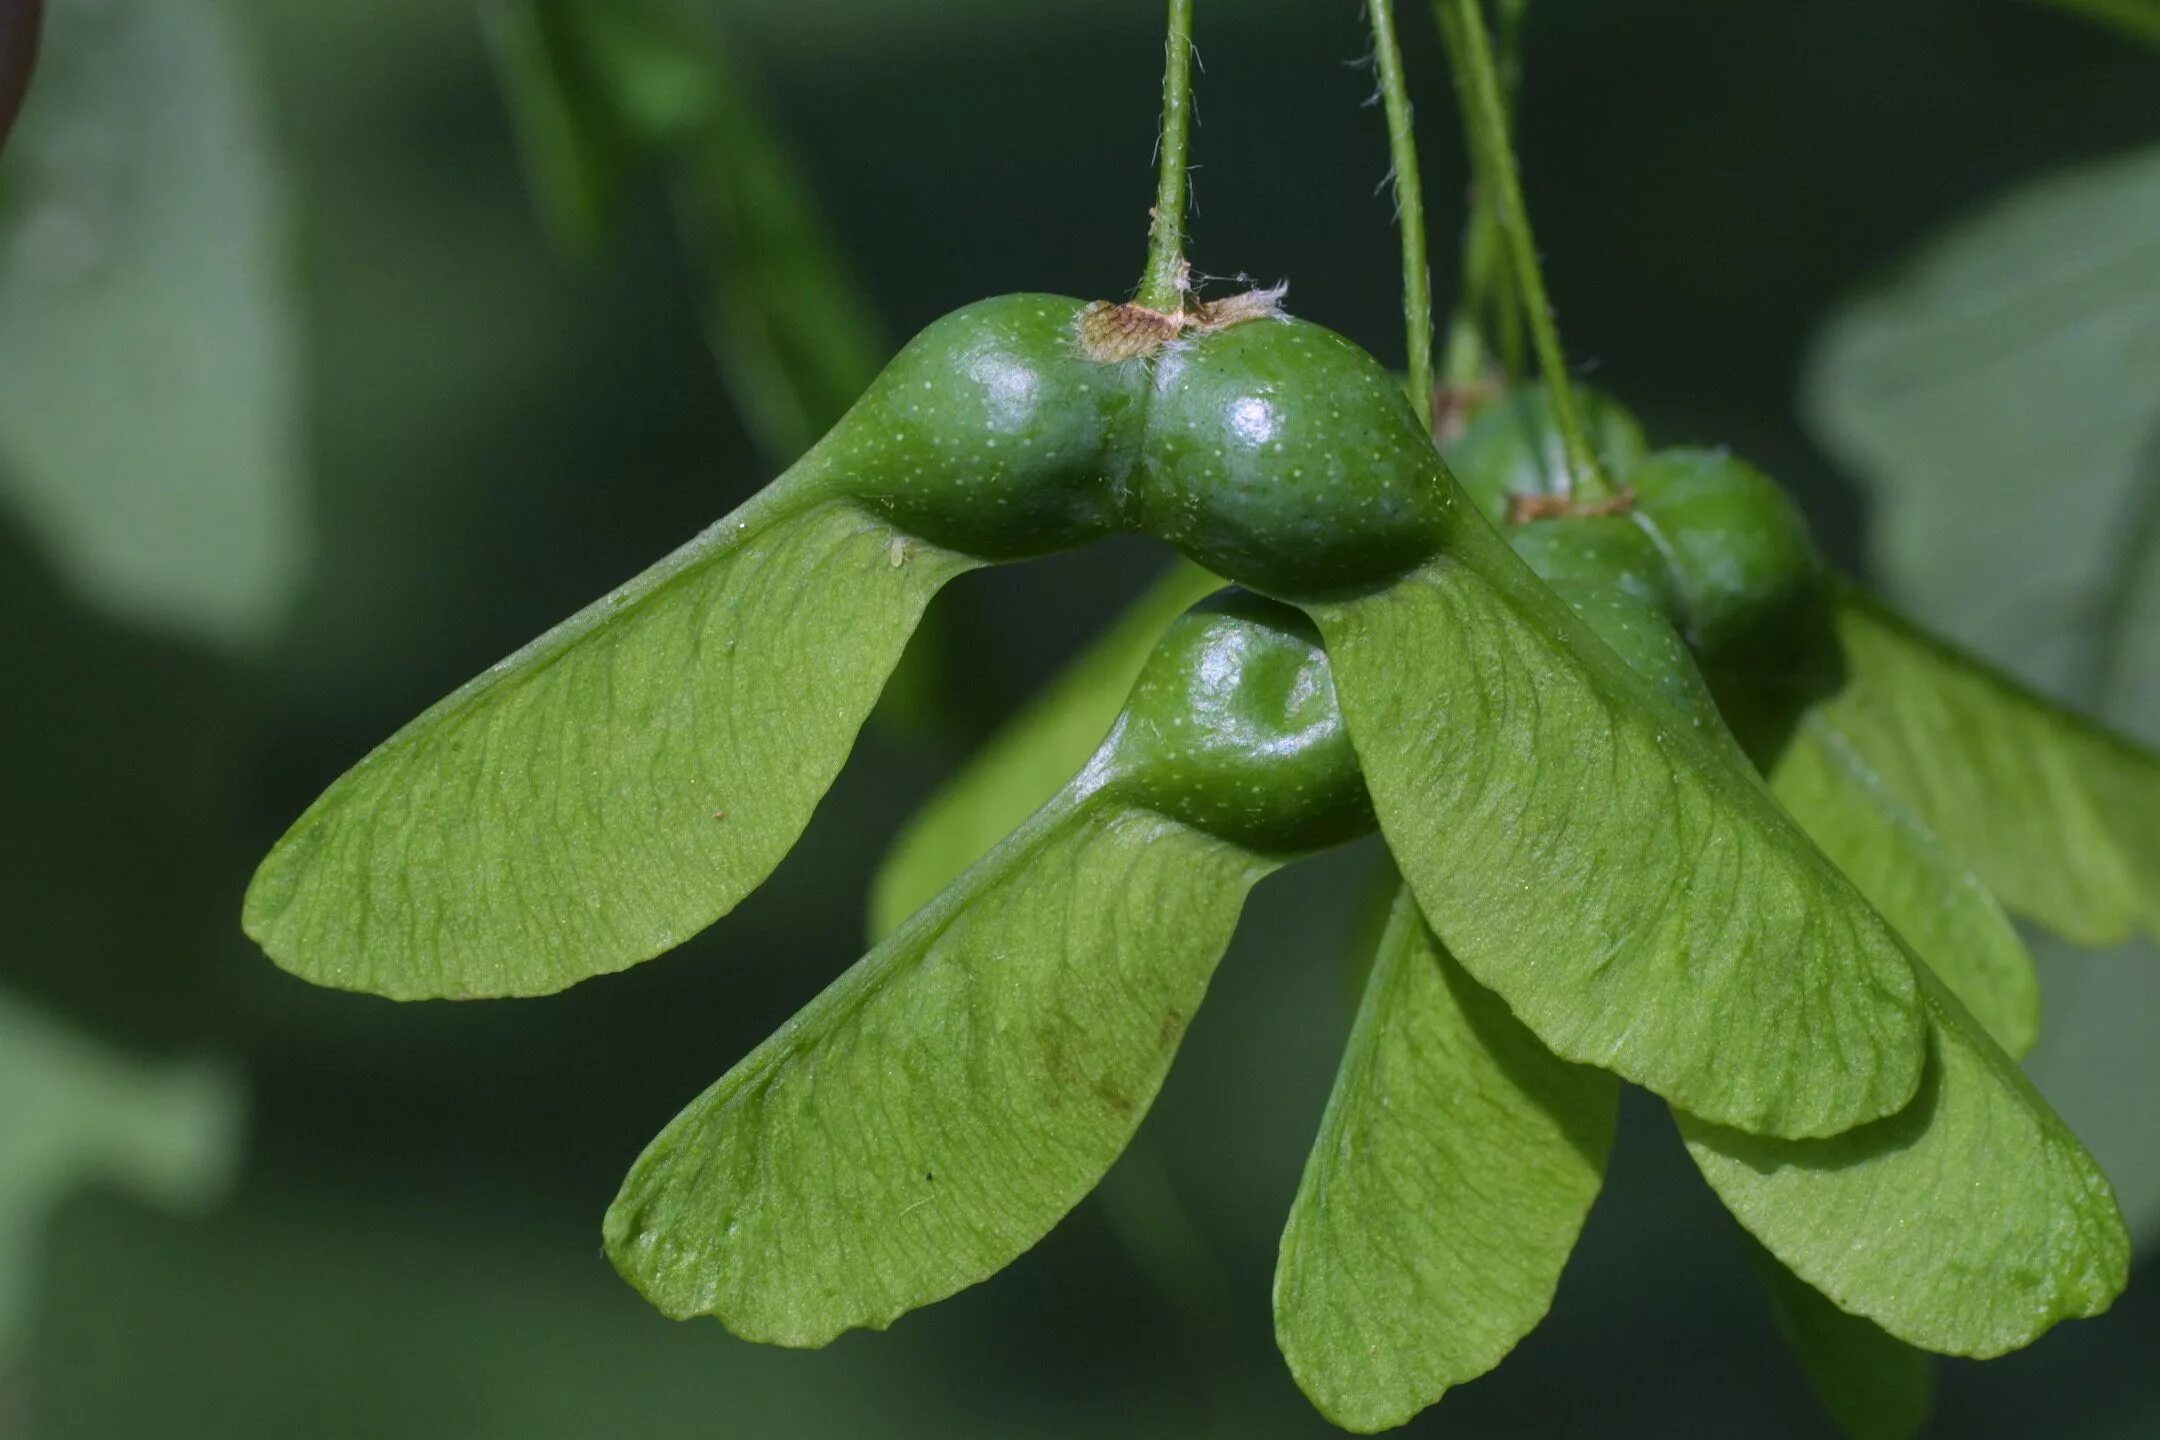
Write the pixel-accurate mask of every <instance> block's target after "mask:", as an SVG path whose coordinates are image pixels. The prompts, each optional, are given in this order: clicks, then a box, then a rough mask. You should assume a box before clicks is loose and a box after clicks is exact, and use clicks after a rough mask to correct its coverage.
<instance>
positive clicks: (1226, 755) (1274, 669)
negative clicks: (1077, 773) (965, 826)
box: [1105, 590, 1373, 854]
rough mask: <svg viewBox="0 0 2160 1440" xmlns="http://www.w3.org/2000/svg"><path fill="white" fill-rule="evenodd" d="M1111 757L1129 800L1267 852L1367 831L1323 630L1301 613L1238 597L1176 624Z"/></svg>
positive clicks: (1230, 595) (1366, 805)
mask: <svg viewBox="0 0 2160 1440" xmlns="http://www.w3.org/2000/svg"><path fill="white" fill-rule="evenodd" d="M1105 760H1106V762H1107V764H1108V767H1109V769H1110V771H1111V773H1112V774H1113V776H1114V777H1115V778H1114V779H1113V781H1112V783H1113V784H1115V785H1117V786H1118V787H1120V789H1121V790H1122V791H1123V792H1124V793H1125V794H1127V795H1129V796H1131V797H1132V798H1134V799H1137V800H1139V801H1140V802H1141V803H1143V804H1145V805H1147V806H1149V807H1150V808H1152V809H1156V810H1160V811H1162V812H1163V813H1164V814H1167V815H1169V816H1171V817H1172V818H1174V819H1178V820H1182V821H1184V822H1185V823H1186V824H1188V825H1193V826H1196V827H1198V828H1200V829H1202V830H1205V831H1207V832H1208V833H1209V834H1212V835H1218V836H1220V837H1222V838H1223V839H1225V840H1231V841H1235V842H1236V843H1238V844H1240V845H1245V846H1248V847H1250V848H1252V849H1255V850H1261V851H1265V852H1268V853H1271V854H1283V853H1295V852H1299V851H1306V850H1318V849H1323V848H1325V847H1327V846H1330V845H1335V844H1338V843H1340V842H1342V841H1344V840H1348V839H1351V838H1353V837H1355V836H1358V835H1362V834H1364V833H1366V832H1367V831H1369V830H1371V829H1372V827H1373V817H1372V805H1371V802H1370V801H1369V800H1367V799H1366V796H1365V782H1364V780H1363V779H1362V778H1361V776H1360V775H1359V773H1358V764H1357V755H1356V753H1355V752H1354V751H1353V750H1352V749H1351V748H1350V735H1349V732H1348V731H1347V730H1345V729H1344V728H1343V721H1342V711H1341V710H1340V709H1338V708H1337V707H1336V703H1335V685H1334V681H1333V680H1332V679H1331V678H1330V676H1329V674H1328V664H1327V656H1326V655H1325V654H1324V653H1323V652H1322V651H1321V649H1320V636H1319V633H1318V632H1317V631H1316V630H1314V629H1313V624H1312V622H1311V621H1310V620H1308V619H1306V618H1305V616H1304V614H1303V613H1302V612H1300V611H1297V610H1294V609H1291V608H1290V607H1289V606H1287V605H1281V604H1278V603H1276V602H1275V601H1272V600H1265V599H1262V598H1261V597H1260V596H1257V595H1253V594H1250V593H1247V592H1244V591H1238V590H1231V591H1226V592H1224V593H1223V594H1222V595H1220V596H1217V597H1215V598H1213V599H1210V600H1208V601H1205V602H1203V603H1202V604H1201V605H1199V606H1197V607H1195V608H1194V609H1192V610H1189V611H1187V612H1186V613H1185V614H1184V615H1183V616H1181V617H1180V618H1179V619H1178V621H1177V623H1176V624H1174V625H1172V626H1171V627H1170V630H1169V631H1168V633H1166V634H1165V635H1164V637H1163V639H1162V640H1161V642H1160V643H1158V644H1157V646H1156V648H1155V653H1154V655H1153V656H1152V657H1150V659H1149V660H1148V663H1147V668H1146V669H1144V670H1143V671H1142V672H1141V674H1140V679H1139V682H1138V683H1137V684H1136V685H1135V686H1134V687H1133V692H1132V695H1131V698H1130V699H1129V700H1128V701H1127V702H1126V707H1125V713H1124V716H1123V717H1122V718H1121V719H1120V720H1119V722H1118V726H1117V729H1116V730H1115V731H1113V732H1112V735H1111V738H1110V740H1109V742H1108V745H1107V747H1106V749H1105Z"/></svg>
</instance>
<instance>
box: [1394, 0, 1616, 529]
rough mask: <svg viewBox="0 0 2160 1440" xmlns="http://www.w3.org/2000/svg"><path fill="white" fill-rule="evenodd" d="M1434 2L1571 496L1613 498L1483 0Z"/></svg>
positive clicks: (1464, 118) (1465, 127)
mask: <svg viewBox="0 0 2160 1440" xmlns="http://www.w3.org/2000/svg"><path fill="white" fill-rule="evenodd" d="M1435 3H1436V5H1437V6H1438V7H1439V10H1440V11H1441V12H1444V13H1445V19H1444V20H1443V22H1442V34H1443V35H1445V36H1448V37H1449V39H1450V44H1449V60H1450V62H1451V63H1452V64H1453V66H1454V69H1455V88H1456V92H1457V94H1458V96H1459V97H1460V99H1461V103H1462V112H1463V128H1464V129H1465V130H1467V131H1468V132H1469V135H1470V141H1471V144H1472V146H1473V147H1474V148H1475V150H1476V153H1477V154H1478V155H1479V156H1480V157H1481V164H1480V174H1481V176H1482V177H1485V178H1486V179H1487V181H1488V187H1489V188H1490V190H1491V192H1492V200H1493V203H1494V205H1495V206H1496V207H1497V211H1498V221H1499V229H1500V234H1501V238H1502V240H1503V241H1504V242H1505V247H1506V253H1507V259H1508V265H1509V268H1510V272H1511V274H1512V277H1513V279H1514V282H1515V284H1516V286H1517V287H1518V290H1519V292H1520V294H1521V296H1522V302H1523V304H1522V308H1523V311H1524V315H1525V318H1526V319H1528V321H1529V322H1530V342H1531V345H1532V347H1533V348H1534V349H1535V350H1536V351H1537V357H1538V368H1539V370H1540V371H1542V372H1543V374H1544V377H1545V389H1546V394H1547V397H1548V403H1549V404H1550V405H1551V407H1552V415H1553V421H1554V423H1555V424H1556V425H1557V426H1558V427H1559V430H1560V438H1561V443H1562V444H1563V445H1565V446H1566V448H1567V458H1568V471H1569V474H1568V484H1569V489H1570V492H1571V493H1572V494H1573V495H1575V496H1577V497H1579V498H1582V499H1586V500H1600V499H1605V498H1608V497H1610V495H1611V494H1612V486H1611V485H1610V483H1609V482H1608V481H1607V480H1606V478H1605V473H1604V471H1603V470H1602V469H1601V468H1600V467H1599V465H1598V459H1597V450H1596V447H1595V446H1593V445H1592V444H1591V443H1590V433H1589V430H1588V429H1587V428H1586V427H1585V426H1584V424H1583V419H1582V408H1581V406H1580V405H1579V404H1578V403H1577V401H1576V398H1575V389H1574V386H1573V385H1572V384H1571V383H1570V382H1569V379H1568V369H1567V354H1566V352H1565V351H1563V350H1562V349H1561V348H1560V328H1559V325H1558V324H1557V323H1556V322H1555V320H1554V319H1553V309H1552V301H1551V299H1550V298H1548V296H1547V294H1546V291H1545V274H1544V271H1543V270H1542V269H1541V268H1540V267H1539V265H1538V254H1537V238H1536V236H1535V235H1533V234H1532V233H1531V229H1530V210H1529V206H1528V205H1527V204H1525V203H1524V201H1523V192H1522V177H1521V174H1520V173H1519V171H1518V170H1517V168H1516V164H1515V147H1514V144H1513V142H1512V141H1511V140H1510V139H1509V135H1508V129H1509V127H1508V114H1507V103H1506V101H1505V99H1504V98H1503V94H1502V87H1501V82H1500V74H1499V67H1498V66H1497V65H1496V64H1495V63H1494V60H1493V46H1492V36H1491V34H1490V33H1489V32H1488V31H1487V29H1486V26H1485V11H1484V7H1483V0H1435Z"/></svg>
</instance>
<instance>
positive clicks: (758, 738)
mask: <svg viewBox="0 0 2160 1440" xmlns="http://www.w3.org/2000/svg"><path fill="white" fill-rule="evenodd" d="M974 563H975V562H974V561H972V560H969V559H967V558H965V557H963V556H960V555H958V554H956V553H954V552H952V551H948V550H942V549H939V548H938V547H936V546H932V545H929V544H926V543H924V542H922V541H920V540H917V539H914V538H912V537H907V536H903V535H901V534H900V533H899V532H897V531H895V530H893V529H892V528H891V527H890V526H889V525H887V524H886V523H885V522H884V521H882V520H880V519H877V518H875V517H873V516H872V515H870V514H868V513H867V512H866V511H864V510H863V509H862V508H861V507H859V506H858V505H857V504H855V503H854V502H852V501H847V500H838V499H831V498H827V497H826V495H825V494H824V492H823V490H822V488H821V484H820V482H819V481H818V480H817V479H816V476H815V473H814V472H811V471H802V472H798V474H797V478H796V479H795V480H793V481H789V480H785V479H783V480H782V481H780V482H778V483H776V484H775V485H773V486H771V487H769V488H767V489H766V490H764V491H762V492H760V494H759V495H758V496H757V497H755V498H754V499H752V500H751V501H750V502H749V503H748V504H746V505H744V506H743V507H742V508H741V509H739V510H737V511H735V512H734V513H733V514H731V515H729V516H727V517H726V518H724V519H722V520H720V521H719V522H717V523H716V524H715V525H713V526H712V527H711V528H710V529H708V530H706V531H705V532H704V534H702V535H700V536H699V537H698V538H697V539H695V540H693V541H691V542H690V543H689V544H688V545H685V546H684V547H683V548H682V549H680V550H678V551H676V552H675V553H674V554H673V555H671V556H669V557H668V558H667V559H665V560H663V561H661V562H660V563H659V564H658V565H655V566H654V567H653V568H651V569H650V570H647V571H646V572H645V573H644V574H643V575H641V576H639V577H638V578H637V579H635V580H632V581H630V582H629V583H628V584H627V585H624V586H622V587H621V588H620V589H618V590H616V591H614V592H613V593H611V594H609V595H607V596H605V597H603V598H602V599H601V600H599V601H597V602H596V603H594V604H593V605H590V606H588V607H587V608H586V609H584V610H582V611H580V612H579V613H578V614H577V615H575V616H573V617H571V618H570V619H569V620H566V621H564V622H563V623H562V624H561V625H558V626H557V627H556V628H555V629H553V630H550V631H549V632H548V633H547V634H545V635H543V636H541V637H540V638H539V639H538V640H535V641H534V642H532V643H531V644H530V645H528V646H526V647H525V648H524V649H522V650H520V651H518V652H517V653H516V654H515V655H512V656H511V657H509V658H508V659H506V660H504V661H502V662H500V663H499V664H497V665H496V666H494V667H493V668H491V669H490V670H488V671H487V672H486V673H485V674H483V675H481V676H479V677H478V678H476V679H474V680H472V681H471V682H469V683H468V684H466V685H465V686H464V687H462V688H461V689H459V690H457V691H455V692H454V693H452V694H451V695H450V696H448V697H447V698H445V699H444V700H442V701H440V702H439V703H437V704H436V705H435V706H433V707H432V708H431V709H429V710H428V711H427V712H426V713H425V714H423V715H421V716H420V717H419V718H418V719H416V720H414V721H413V722H412V723H410V724H409V725H407V726H406V727H405V728H404V729H402V730H400V731H399V732H398V733H397V734H395V735H393V736H392V737H391V738H390V739H389V740H387V741H385V742H384V743H383V745H382V746H381V747H380V748H378V749H377V750H376V751H375V752H374V753H373V754H371V755H369V756H368V757H367V758H366V759H365V760H363V761H361V763H360V764H359V765H357V766H355V767H354V768H353V769H352V770H351V771H349V772H348V773H347V774H345V775H344V776H343V777H341V778H340V779H339V780H338V781H337V782H336V783H335V784H333V785H332V786H331V787H330V789H329V790H328V791H326V792H325V793H324V794H323V796H322V798H321V799H319V800H317V801H316V802H315V804H314V805H313V806H312V807H310V808H309V810H308V811H307V813H306V814H304V815H303V816H301V818H300V819H299V821H298V822H296V823H295V824H294V826H293V828H292V829H291V831H290V832H288V833H287V835H286V836H285V838H284V839H283V840H281V841H280V842H279V843H278V845H277V848H276V849H274V850H273V851H272V852H271V854H270V856H269V858H268V859H266V860H265V861H264V862H263V865H262V868H261V870H260V871H258V872H257V874H256V878H255V882H254V884H253V885H252V886H251V887H250V889H249V891H248V899H247V907H246V914H245V923H246V927H247V931H248V933H249V934H250V935H251V936H253V937H254V938H255V940H256V941H257V942H258V943H259V944H261V945H262V947H263V949H264V950H266V951H268V952H269V954H270V956H271V957H272V958H273V959H275V960H276V961H277V962H278V963H279V964H281V965H283V966H284V967H285V968H287V969H289V970H292V971H293V972H294V973H296V974H299V975H301V976H303V977H305V978H307V979H309V980H312V981H315V982H316V983H318V984H323V985H331V986H336V987H339V988H344V989H359V990H367V991H371V992H373V993H376V994H381V995H388V996H391V997H393V998H398V999H417V998H428V997H474V996H488V995H539V994H546V993H549V992H551V991H555V990H560V989H562V988H564V987H565V986H567V985H571V984H574V983H576V982H577V981H579V980H582V979H585V978H587V977H589V976H592V975H599V974H606V973H609V972H611V971H615V970H621V969H623V968H625V967H627V966H630V965H634V964H636V963H638V962H639V961H641V960H646V959H650V958H651V957H652V956H654V955H657V954H659V953H660V952H662V951H664V950H667V949H670V948H672V947H673V946H675V945H677V944H680V943H681V942H682V941H683V940H685V939H687V938H688V937H689V936H691V935H692V934H695V933H696V932H697V931H699V930H701V929H703V928H704V927H705V926H707V925H709V924H711V923H712V922H713V921H714V920H716V919H718V918H719V917H720V916H721V915H723V914H725V913H727V912H728V911H729V910H730V909H732V908H733V907H734V905H735V904H736V902H738V901H739V900H741V899H742V897H743V896H744V895H746V894H748V893H749V892H750V891H751V890H752V889H754V888H755V887H756V886H757V885H758V883H759V882H760V881H762V880H763V879H764V878H765V877H766V876H767V875H768V874H770V873H771V871H772V868H773V867H774V866H775V865H777V864H778V863H779V862H780V859H781V857H782V856H784V855H785V854H786V853H787V851H788V849H789V848H790V847H791V846H792V845H793V844H794V843H795V840H796V838H797V837H798V836H800V835H801V833H802V831H803V827H804V826H805V825H807V824H808V823H809V819H810V814H811V811H812V810H813V809H814V808H815V807H816V805H817V802H818V800H819V799H820V798H821V797H822V796H823V795H824V793H825V790H826V788H827V787H828V786H830V785H831V783H832V780H833V777H834V776H835V775H836V774H838V773H839V770H840V767H841V765H842V764H843V763H844V762H845V761H846V759H847V755H848V751H849V749H850V748H851V747H852V746H853V744H854V741H855V735H856V732H857V731H858V729H860V727H861V725H862V722H863V718H864V716H865V715H867V714H868V713H869V711H870V707H871V706H872V705H873V704H874V703H875V702H876V700H877V696H878V691H879V689H880V688H881V687H882V686H883V685H884V683H885V678H886V676H887V675H888V674H889V673H890V672H891V670H892V667H893V664H894V663H895V661H896V660H897V659H898V658H899V655H900V652H901V649H902V647H903V646H905V644H906V643H907V638H908V635H909V632H910V631H912V630H913V629H914V627H915V623H916V621H917V620H918V619H919V618H920V616H921V614H922V610H923V607H924V606H925V605H927V604H928V603H929V601H930V598H931V596H932V595H934V594H936V592H937V590H938V588H939V587H940V586H942V585H943V584H944V583H945V582H946V581H947V580H949V579H951V578H952V577H953V576H954V575H957V574H960V573H961V572H963V571H965V570H968V569H970V568H972V566H973V565H974Z"/></svg>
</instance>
